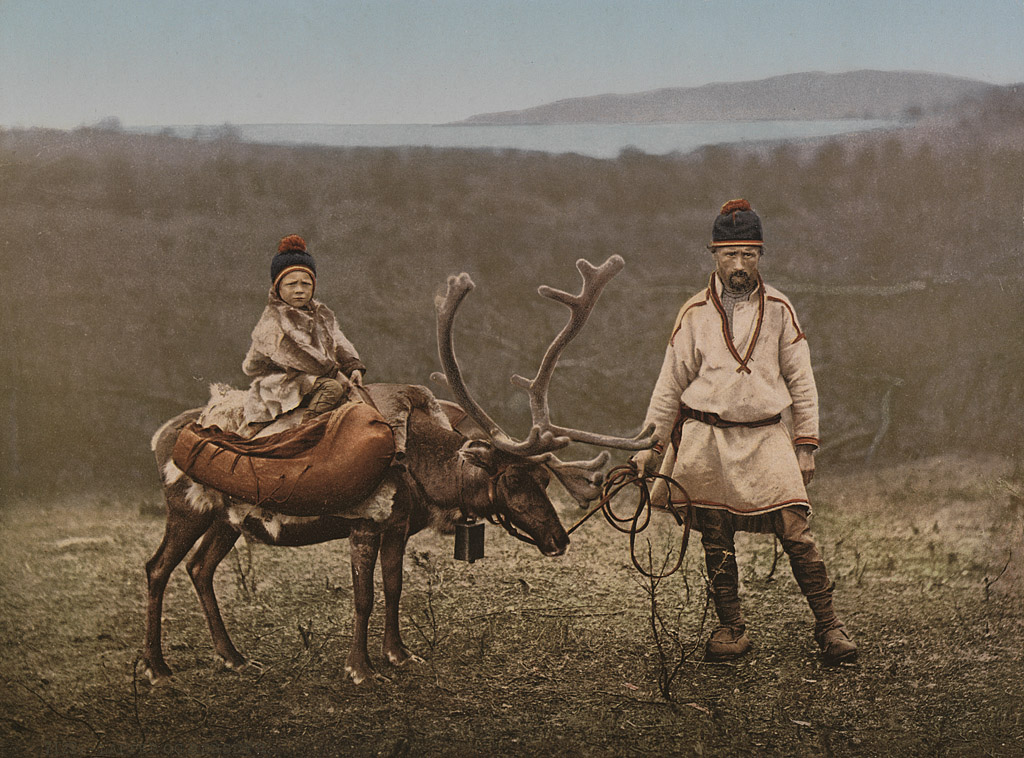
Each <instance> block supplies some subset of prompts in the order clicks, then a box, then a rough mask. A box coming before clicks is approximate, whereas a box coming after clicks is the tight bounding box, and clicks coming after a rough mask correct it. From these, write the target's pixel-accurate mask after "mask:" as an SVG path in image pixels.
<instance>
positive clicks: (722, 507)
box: [690, 498, 811, 516]
mask: <svg viewBox="0 0 1024 758" xmlns="http://www.w3.org/2000/svg"><path fill="white" fill-rule="evenodd" d="M690 502H691V503H693V505H699V506H701V507H702V508H712V509H714V510H716V511H728V512H729V513H735V514H736V515H737V516H756V515H757V514H759V513H768V512H769V511H777V510H779V509H780V508H788V507H789V506H791V505H806V506H807V507H808V508H810V507H811V502H810V501H809V500H807V499H806V498H797V499H796V500H783V501H782V502H781V503H772V504H771V505H765V506H763V507H761V508H755V509H754V510H752V511H739V510H736V509H735V508H732V507H730V506H728V505H726V504H725V503H712V502H711V501H709V500H691V501H690Z"/></svg>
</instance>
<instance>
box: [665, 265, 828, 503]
mask: <svg viewBox="0 0 1024 758" xmlns="http://www.w3.org/2000/svg"><path fill="white" fill-rule="evenodd" d="M720 287H721V281H720V280H719V279H718V276H717V275H716V274H712V276H711V280H710V282H709V283H708V286H707V288H706V289H705V290H703V291H702V292H700V293H698V294H696V295H694V296H693V297H692V298H690V299H689V300H688V301H687V302H686V304H685V305H684V306H683V307H682V309H680V311H679V315H678V317H677V318H676V323H675V326H674V328H673V330H672V336H671V338H670V339H669V344H668V348H667V349H666V351H665V360H664V362H663V364H662V367H661V373H660V375H659V376H658V381H657V384H656V385H655V387H654V392H653V394H652V395H651V402H650V405H649V406H648V409H647V419H646V423H653V424H655V437H656V438H657V440H658V441H659V442H660V443H661V444H662V445H663V446H665V447H667V448H670V447H671V445H670V437H671V434H672V428H673V426H674V425H675V423H676V420H677V419H678V418H679V410H680V406H681V404H685V405H686V406H688V407H690V408H693V409H694V410H698V411H705V412H711V413H717V414H718V415H719V416H720V417H721V418H722V419H725V420H728V421H740V422H753V421H760V420H763V419H767V418H770V417H772V416H775V415H777V414H780V413H781V414H783V418H784V419H785V420H786V421H787V423H786V424H782V423H780V424H772V425H770V426H764V427H760V428H754V429H751V428H747V427H732V428H728V429H722V428H718V427H714V426H710V425H708V424H705V423H702V422H699V421H694V420H690V419H688V420H687V421H686V422H685V423H684V424H683V426H682V430H681V437H680V441H679V448H678V450H675V451H673V450H671V449H669V450H668V454H667V455H666V457H665V461H664V464H663V473H671V476H672V478H674V479H675V480H676V481H678V482H679V483H680V484H681V485H682V486H683V487H684V488H685V489H686V491H687V493H688V494H689V496H690V499H691V501H692V502H693V503H694V504H695V505H698V506H703V507H706V508H718V509H724V510H728V511H730V512H732V513H737V514H755V513H766V512H768V511H772V510H776V509H779V508H785V507H787V506H790V505H806V506H808V507H810V504H809V502H808V500H807V491H806V489H805V488H804V483H803V476H802V475H801V473H800V467H799V465H798V464H797V459H796V453H795V449H794V445H798V444H800V445H815V446H816V445H817V444H818V391H817V388H816V387H815V384H814V375H813V373H812V371H811V358H810V351H809V349H808V347H807V339H806V336H805V335H804V333H803V331H802V330H801V329H800V324H799V322H798V321H797V318H796V313H795V311H794V310H793V306H792V304H791V303H790V302H789V300H788V298H786V296H785V295H783V294H782V293H781V292H779V291H778V290H776V289H775V288H773V287H769V286H767V285H765V284H764V282H763V281H761V280H760V278H759V279H758V286H757V288H756V289H755V290H754V292H753V293H751V295H750V297H749V298H748V299H747V300H745V301H742V302H739V303H737V304H736V307H735V309H734V311H733V330H732V333H731V334H730V329H729V325H728V321H727V319H726V316H725V311H724V309H723V307H722V302H721V298H720V297H719V294H718V288H720ZM673 453H674V455H673Z"/></svg>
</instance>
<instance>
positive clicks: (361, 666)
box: [345, 528, 380, 684]
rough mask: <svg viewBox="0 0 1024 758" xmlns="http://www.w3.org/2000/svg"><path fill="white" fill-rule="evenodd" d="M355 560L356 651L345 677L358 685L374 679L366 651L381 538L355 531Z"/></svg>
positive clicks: (351, 541) (352, 543)
mask: <svg viewBox="0 0 1024 758" xmlns="http://www.w3.org/2000/svg"><path fill="white" fill-rule="evenodd" d="M349 550H350V553H351V559H352V594H353V599H354V605H355V611H354V614H353V619H352V620H353V630H352V647H351V649H350V650H349V653H348V658H347V659H346V661H345V673H347V674H348V675H349V676H350V677H351V678H352V681H353V682H355V683H356V684H362V683H363V682H364V681H365V680H366V679H367V678H368V677H372V676H374V672H373V667H372V666H371V665H370V654H369V651H368V650H367V647H366V630H367V626H368V625H369V623H370V613H372V611H373V572H374V569H375V568H376V566H377V554H378V552H379V551H380V534H379V533H376V532H372V531H368V530H364V529H361V528H357V529H353V530H352V534H351V536H350V537H349Z"/></svg>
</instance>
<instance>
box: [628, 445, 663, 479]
mask: <svg viewBox="0 0 1024 758" xmlns="http://www.w3.org/2000/svg"><path fill="white" fill-rule="evenodd" d="M658 457H659V454H658V452H657V451H656V450H655V449H654V448H653V447H651V448H647V449H646V450H641V451H639V452H637V453H635V454H634V455H633V457H632V458H630V459H629V465H630V466H632V467H633V468H634V469H636V473H637V476H644V475H645V474H646V473H647V472H648V471H653V470H654V469H655V467H656V466H657V463H658Z"/></svg>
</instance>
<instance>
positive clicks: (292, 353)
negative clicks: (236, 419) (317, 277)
mask: <svg viewBox="0 0 1024 758" xmlns="http://www.w3.org/2000/svg"><path fill="white" fill-rule="evenodd" d="M356 370H359V371H365V370H366V366H364V365H363V363H362V361H360V360H359V354H358V353H357V352H356V349H355V347H354V346H353V345H352V343H351V342H349V341H348V339H347V338H346V337H345V335H344V334H343V333H342V331H341V328H340V327H339V326H338V320H337V319H336V318H335V316H334V313H333V312H332V311H331V309H330V308H328V307H327V306H326V305H324V304H323V303H321V302H320V301H318V300H315V299H314V300H311V301H310V303H309V305H308V306H307V307H305V308H295V307H293V306H291V305H288V304H287V303H286V302H284V300H282V299H281V297H280V296H279V295H278V294H277V292H276V291H275V290H274V289H273V288H272V289H271V291H270V296H269V301H268V302H267V307H266V308H265V309H264V310H263V315H262V316H260V320H259V321H258V322H257V323H256V326H255V328H254V329H253V331H252V345H251V346H250V347H249V352H248V353H247V354H246V356H245V361H244V362H243V363H242V371H244V372H245V374H246V376H251V377H253V381H252V385H251V386H250V388H249V394H248V396H247V397H246V402H245V421H246V423H248V424H260V423H265V422H269V421H273V420H274V419H276V418H277V417H278V416H280V415H282V414H284V413H288V412H289V411H292V410H294V409H295V408H297V407H298V406H299V404H300V403H301V402H302V400H303V397H304V396H305V395H307V394H308V393H309V392H310V391H311V390H312V389H313V384H314V382H316V380H317V379H318V378H320V377H324V376H326V377H331V378H338V375H339V374H341V375H344V376H345V377H349V376H350V375H351V374H352V372H353V371H356ZM342 381H343V383H344V380H342Z"/></svg>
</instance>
